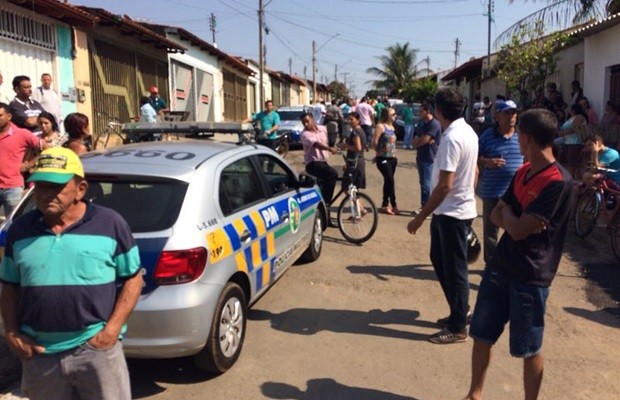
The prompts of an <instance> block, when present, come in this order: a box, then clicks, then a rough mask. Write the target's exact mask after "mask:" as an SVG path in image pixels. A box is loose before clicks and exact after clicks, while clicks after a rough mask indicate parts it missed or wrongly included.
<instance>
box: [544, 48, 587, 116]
mask: <svg viewBox="0 0 620 400" xmlns="http://www.w3.org/2000/svg"><path fill="white" fill-rule="evenodd" d="M583 62H584V44H583V42H580V43H577V44H575V45H573V46H570V47H567V48H565V49H562V50H561V51H559V52H558V53H557V64H556V72H555V73H554V74H553V75H552V76H550V77H549V78H548V79H547V81H548V82H555V84H556V85H557V89H558V90H559V91H560V93H562V98H563V100H564V103H566V104H569V105H570V102H571V97H570V91H571V82H572V81H574V80H576V79H577V80H578V79H579V77H578V76H575V66H576V65H578V64H581V63H583ZM581 87H583V89H584V94H585V95H586V96H588V98H589V97H590V91H589V87H588V86H587V85H586V83H585V82H581ZM545 95H546V89H545Z"/></svg>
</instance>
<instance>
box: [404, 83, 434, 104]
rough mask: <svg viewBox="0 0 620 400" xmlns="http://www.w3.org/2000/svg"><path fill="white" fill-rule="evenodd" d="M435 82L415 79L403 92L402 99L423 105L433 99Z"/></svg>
mask: <svg viewBox="0 0 620 400" xmlns="http://www.w3.org/2000/svg"><path fill="white" fill-rule="evenodd" d="M437 88H438V86H437V81H436V80H435V79H433V78H422V79H416V80H415V81H413V82H411V84H409V85H408V86H407V88H406V89H405V90H404V93H403V98H404V99H405V100H407V101H412V102H414V103H424V102H426V101H428V99H432V98H433V97H435V93H436V92H437Z"/></svg>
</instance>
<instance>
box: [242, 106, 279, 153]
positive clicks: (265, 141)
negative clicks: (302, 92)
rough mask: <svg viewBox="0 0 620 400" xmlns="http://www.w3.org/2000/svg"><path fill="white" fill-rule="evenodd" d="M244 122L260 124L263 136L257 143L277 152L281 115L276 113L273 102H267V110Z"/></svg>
mask: <svg viewBox="0 0 620 400" xmlns="http://www.w3.org/2000/svg"><path fill="white" fill-rule="evenodd" d="M243 122H258V123H259V124H260V133H261V136H260V137H259V138H257V140H256V142H257V143H258V144H262V145H263V146H267V147H269V148H270V149H273V150H275V145H276V139H277V138H278V129H279V128H280V115H278V113H277V112H276V110H275V108H274V106H273V101H271V100H267V101H266V102H265V110H263V111H261V112H259V113H258V114H255V115H253V116H252V117H250V118H247V119H245V120H244V121H243Z"/></svg>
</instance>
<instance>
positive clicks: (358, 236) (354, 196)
mask: <svg viewBox="0 0 620 400" xmlns="http://www.w3.org/2000/svg"><path fill="white" fill-rule="evenodd" d="M345 162H346V158H345ZM351 163H353V165H351V166H347V167H346V168H345V170H344V172H343V174H342V176H341V177H338V182H343V181H345V182H349V184H348V185H341V188H340V191H338V193H336V195H335V196H334V197H333V198H332V201H331V203H330V204H328V206H327V209H328V217H329V218H330V220H331V206H332V205H333V204H336V201H337V200H338V199H339V198H340V197H343V199H342V200H341V201H340V204H339V205H338V211H337V213H336V224H337V226H338V230H340V233H341V234H342V236H343V237H344V238H345V239H346V240H347V241H349V242H351V243H356V244H360V243H364V242H366V241H367V240H369V239H370V238H371V237H372V235H374V234H375V231H376V230H377V224H378V223H379V212H378V210H377V206H376V205H375V203H374V202H373V201H372V199H371V198H370V196H368V195H367V194H365V193H362V192H360V191H359V189H358V188H357V186H355V184H354V183H353V182H354V175H355V171H356V167H357V160H355V161H354V162H350V163H349V164H351Z"/></svg>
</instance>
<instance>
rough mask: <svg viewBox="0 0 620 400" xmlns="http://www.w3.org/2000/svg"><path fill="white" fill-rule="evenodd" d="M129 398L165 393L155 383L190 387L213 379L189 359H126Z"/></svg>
mask: <svg viewBox="0 0 620 400" xmlns="http://www.w3.org/2000/svg"><path fill="white" fill-rule="evenodd" d="M127 365H128V367H129V374H130V378H131V394H132V396H131V398H132V399H142V398H145V397H150V396H154V395H156V394H158V393H162V392H164V391H166V388H164V387H162V386H160V385H159V384H158V383H157V382H165V383H171V384H175V385H191V384H193V383H202V382H205V381H208V380H210V379H213V378H215V377H216V376H215V375H212V374H208V373H206V372H203V371H201V370H199V369H198V368H197V367H196V366H195V365H194V361H193V359H192V358H191V357H184V358H172V359H148V360H147V359H144V360H143V359H128V360H127Z"/></svg>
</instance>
